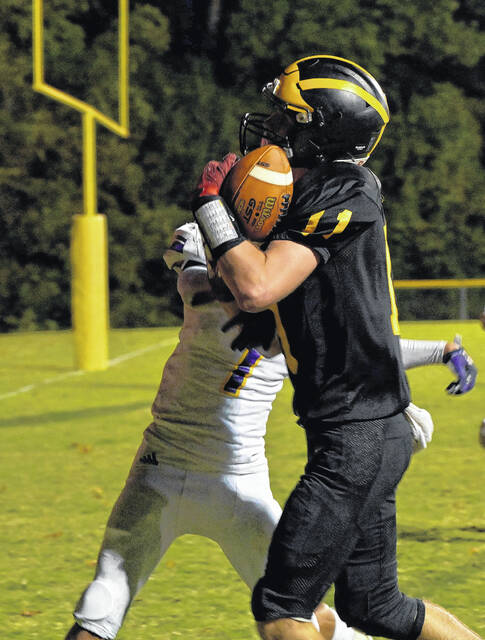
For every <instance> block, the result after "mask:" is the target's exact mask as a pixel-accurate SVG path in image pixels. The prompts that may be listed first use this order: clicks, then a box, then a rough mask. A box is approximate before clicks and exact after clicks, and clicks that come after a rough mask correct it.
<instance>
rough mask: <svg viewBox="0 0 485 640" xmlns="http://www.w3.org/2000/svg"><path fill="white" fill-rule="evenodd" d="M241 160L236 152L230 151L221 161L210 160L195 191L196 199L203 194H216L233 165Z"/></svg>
mask: <svg viewBox="0 0 485 640" xmlns="http://www.w3.org/2000/svg"><path fill="white" fill-rule="evenodd" d="M238 160H239V158H238V156H237V155H236V154H235V153H228V154H226V155H225V156H224V158H223V159H222V160H221V161H220V162H219V161H217V160H210V161H209V162H208V163H207V164H206V165H205V167H204V169H203V171H202V175H201V176H200V178H199V183H198V184H197V188H196V190H195V193H194V199H195V198H200V197H202V196H216V195H218V193H219V189H220V188H221V186H222V183H223V182H224V178H225V177H226V176H227V174H228V173H229V171H230V170H231V169H232V167H233V166H234V165H235V164H236V162H237V161H238Z"/></svg>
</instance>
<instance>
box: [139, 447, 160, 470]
mask: <svg viewBox="0 0 485 640" xmlns="http://www.w3.org/2000/svg"><path fill="white" fill-rule="evenodd" d="M140 462H143V464H154V465H155V466H156V467H158V460H157V456H156V453H155V451H152V452H151V453H147V454H146V455H145V456H142V457H141V458H140Z"/></svg>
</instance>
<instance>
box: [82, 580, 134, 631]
mask: <svg viewBox="0 0 485 640" xmlns="http://www.w3.org/2000/svg"><path fill="white" fill-rule="evenodd" d="M129 603H130V591H129V588H128V581H127V579H126V576H125V575H124V574H123V576H122V579H120V578H118V579H116V580H113V579H111V578H105V577H98V578H96V579H95V580H94V581H93V582H91V584H90V585H89V586H88V588H87V589H86V590H85V592H84V593H83V595H82V596H81V598H80V600H79V602H78V604H77V606H76V610H75V611H74V618H75V619H76V620H77V622H78V623H79V624H80V625H81V626H82V627H83V628H84V629H86V630H87V631H91V632H93V633H94V634H96V635H98V636H100V637H101V638H106V639H108V640H109V639H112V638H115V636H116V634H117V633H118V630H119V628H120V627H121V624H122V622H123V618H124V616H125V613H126V610H127V608H128V606H129Z"/></svg>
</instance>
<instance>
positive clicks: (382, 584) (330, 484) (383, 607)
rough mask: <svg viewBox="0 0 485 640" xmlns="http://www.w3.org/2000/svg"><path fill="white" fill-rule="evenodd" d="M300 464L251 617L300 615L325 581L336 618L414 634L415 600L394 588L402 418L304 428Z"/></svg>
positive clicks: (417, 626)
mask: <svg viewBox="0 0 485 640" xmlns="http://www.w3.org/2000/svg"><path fill="white" fill-rule="evenodd" d="M307 440H308V463H307V465H306V467H305V473H304V475H303V476H302V477H301V478H300V480H299V482H298V484H297V486H296V487H295V489H294V490H293V492H292V493H291V495H290V497H289V499H288V501H287V503H286V505H285V508H284V510H283V515H282V517H281V520H280V522H279V524H278V526H277V528H276V530H275V532H274V535H273V539H272V542H271V545H270V548H269V554H268V563H267V567H266V571H265V575H264V576H263V577H262V578H261V579H260V580H259V582H258V583H257V585H256V587H255V589H254V592H253V598H252V607H253V614H254V617H255V619H256V620H258V621H262V620H274V619H277V618H293V617H298V618H305V619H310V617H311V615H312V612H313V610H314V609H315V607H316V606H317V605H318V604H319V602H320V601H321V599H322V598H323V596H324V595H325V593H326V592H327V590H328V589H329V587H330V586H331V585H332V584H333V583H335V606H336V609H337V611H338V613H339V615H340V616H341V618H342V619H343V620H345V622H346V623H347V624H348V625H350V626H354V627H357V628H359V629H361V630H362V631H364V632H366V633H368V634H371V635H376V636H383V637H389V638H396V640H415V639H416V638H417V637H418V635H419V634H420V631H421V628H422V626H423V621H424V604H423V603H422V602H421V600H417V599H414V598H409V597H408V596H406V595H404V594H403V593H401V592H400V591H399V587H398V581H397V562H396V503H395V492H396V488H397V485H398V483H399V481H400V479H401V477H402V475H403V473H404V472H405V470H406V468H407V466H408V464H409V460H410V457H411V449H412V435H411V430H410V427H409V424H408V422H407V420H406V418H405V417H404V415H402V414H399V415H397V416H393V417H390V418H385V419H382V420H373V421H366V422H353V423H346V424H340V425H338V426H332V428H330V429H327V430H325V431H322V432H321V433H316V432H315V431H312V432H311V433H309V432H307Z"/></svg>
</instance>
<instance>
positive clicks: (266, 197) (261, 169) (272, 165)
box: [220, 145, 293, 241]
mask: <svg viewBox="0 0 485 640" xmlns="http://www.w3.org/2000/svg"><path fill="white" fill-rule="evenodd" d="M220 194H221V196H222V197H223V198H224V200H225V201H226V203H227V205H228V206H229V208H230V209H231V211H232V212H233V213H234V215H235V216H236V219H237V222H238V224H239V227H240V229H241V232H242V233H243V234H244V235H245V236H246V238H248V240H259V241H260V240H264V238H266V237H267V236H268V234H269V233H270V232H271V230H272V229H273V227H274V226H275V224H276V223H277V222H278V220H279V218H280V216H283V215H284V214H285V213H286V212H287V210H288V207H289V206H290V202H291V197H292V195H293V175H292V172H291V167H290V163H289V162H288V158H287V156H286V153H285V152H284V151H283V149H281V147H277V146H276V145H266V146H264V147H258V148H257V149H254V150H253V151H251V152H250V153H248V154H247V155H245V156H243V157H242V158H241V159H240V160H239V161H238V162H237V163H236V164H235V165H234V166H233V167H232V169H231V170H230V171H229V173H228V174H227V176H226V178H225V179H224V182H223V184H222V187H221V191H220Z"/></svg>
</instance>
